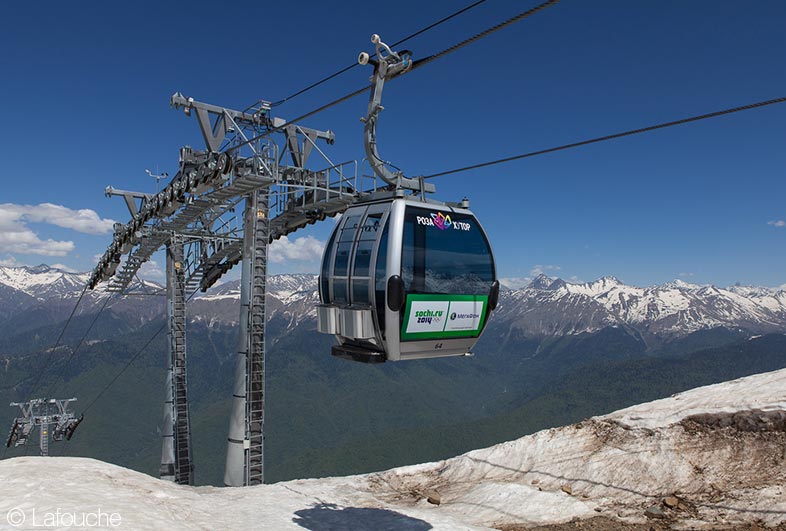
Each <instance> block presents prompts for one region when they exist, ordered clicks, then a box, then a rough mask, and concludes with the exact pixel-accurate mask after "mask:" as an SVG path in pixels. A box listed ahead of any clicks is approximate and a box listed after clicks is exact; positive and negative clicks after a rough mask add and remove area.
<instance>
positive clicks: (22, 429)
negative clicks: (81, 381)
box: [5, 398, 84, 456]
mask: <svg viewBox="0 0 786 531" xmlns="http://www.w3.org/2000/svg"><path fill="white" fill-rule="evenodd" d="M71 402H76V398H66V399H56V398H52V399H46V398H35V399H33V400H29V401H27V402H12V403H11V406H12V407H13V406H18V407H19V410H20V412H21V416H19V417H16V418H15V419H14V423H13V425H11V432H10V433H9V435H8V439H6V443H5V446H6V448H10V447H11V446H22V445H25V444H27V441H28V439H29V438H30V434H31V433H32V432H33V431H34V430H35V428H36V427H37V428H38V436H39V437H38V447H39V449H40V451H41V455H42V456H48V455H49V436H50V435H51V436H52V440H53V441H56V442H59V441H62V440H63V439H65V440H67V441H70V440H71V437H73V435H74V431H75V430H76V428H77V426H79V424H80V423H81V422H82V420H83V419H84V415H81V416H79V418H77V417H76V416H75V415H74V414H73V413H71V412H69V411H68V406H69V404H70V403H71ZM52 426H53V427H54V429H50V427H52Z"/></svg>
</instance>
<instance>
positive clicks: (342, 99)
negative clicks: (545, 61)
mask: <svg viewBox="0 0 786 531" xmlns="http://www.w3.org/2000/svg"><path fill="white" fill-rule="evenodd" d="M558 2H559V0H547V1H546V2H543V3H542V4H539V5H537V6H535V7H533V8H532V9H528V10H527V11H523V12H521V13H519V14H518V15H515V16H513V17H510V18H509V19H507V20H505V21H503V22H500V23H499V24H496V25H495V26H492V27H491V28H489V29H487V30H485V31H482V32H480V33H477V34H475V35H473V36H472V37H470V38H468V39H465V40H463V41H461V42H459V43H457V44H454V45H453V46H450V47H449V48H445V49H444V50H442V51H441V52H438V53H435V54H432V55H430V56H428V57H426V58H424V59H421V60H419V61H415V62H414V63H413V65H412V68H411V69H410V71H413V70H416V69H418V68H421V67H423V66H425V65H427V64H429V63H431V62H433V61H436V60H437V59H441V58H442V57H444V56H446V55H448V54H450V53H452V52H455V51H456V50H459V49H460V48H463V47H464V46H467V45H468V44H471V43H473V42H476V41H478V40H480V39H482V38H484V37H487V36H489V35H491V34H492V33H495V32H497V31H499V30H501V29H503V28H506V27H507V26H510V25H511V24H514V23H516V22H519V21H521V20H523V19H525V18H527V17H530V16H532V15H534V14H536V13H538V12H540V11H542V10H543V9H545V8H547V7H551V6H553V5H554V4H557V3H558ZM392 79H396V78H395V77H394V78H392ZM370 89H371V85H366V86H365V87H362V88H359V89H357V90H355V91H352V92H350V93H349V94H345V95H344V96H341V97H340V98H338V99H335V100H333V101H331V102H329V103H326V104H325V105H322V106H321V107H318V108H316V109H314V110H312V111H309V112H307V113H306V114H303V115H302V116H298V117H297V118H294V119H292V120H289V121H288V122H286V123H285V124H283V125H280V126H278V127H272V128H270V129H268V130H267V131H265V132H264V133H262V134H259V135H256V136H253V137H251V138H249V139H247V140H244V141H243V142H239V143H237V144H235V145H233V146H232V147H230V148H229V149H227V150H226V153H231V152H233V151H235V150H238V149H240V148H242V147H243V146H246V145H248V144H251V143H252V142H256V141H257V140H259V139H261V138H264V137H267V136H270V135H272V134H273V133H276V132H278V131H281V130H283V129H284V128H285V127H287V125H289V124H293V123H297V122H300V121H302V120H305V119H306V118H311V117H312V116H314V115H316V114H319V113H321V112H323V111H325V110H327V109H329V108H331V107H334V106H336V105H338V104H340V103H343V102H345V101H347V100H350V99H352V98H354V97H355V96H359V95H360V94H363V93H364V92H367V91H369V90H370Z"/></svg>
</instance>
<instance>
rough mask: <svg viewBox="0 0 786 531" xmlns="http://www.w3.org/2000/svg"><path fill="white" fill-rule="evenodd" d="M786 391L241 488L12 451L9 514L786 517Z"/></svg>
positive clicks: (771, 384)
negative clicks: (428, 459) (410, 461)
mask: <svg viewBox="0 0 786 531" xmlns="http://www.w3.org/2000/svg"><path fill="white" fill-rule="evenodd" d="M784 388H786V369H783V370H779V371H774V372H769V373H764V374H757V375H754V376H749V377H747V378H741V379H738V380H734V381H731V382H725V383H721V384H716V385H711V386H706V387H700V388H697V389H693V390H690V391H687V392H684V393H680V394H678V395H674V396H672V397H670V398H666V399H662V400H657V401H654V402H649V403H645V404H640V405H638V406H633V407H630V408H627V409H623V410H619V411H617V412H615V413H611V414H609V415H605V416H600V417H593V418H590V419H587V420H585V421H582V422H580V423H578V424H574V425H571V426H564V427H560V428H552V429H548V430H543V431H540V432H537V433H534V434H532V435H528V436H525V437H522V438H520V439H517V440H513V441H509V442H504V443H501V444H498V445H496V446H492V447H490V448H484V449H479V450H474V451H471V452H468V453H465V454H463V455H460V456H458V457H454V458H451V459H445V460H442V461H438V462H433V463H424V464H420V465H413V466H406V467H401V468H394V469H391V470H388V471H384V472H378V473H372V474H365V475H358V476H349V477H330V478H323V479H303V480H295V481H287V482H281V483H275V484H265V485H259V486H255V487H244V488H242V489H238V488H218V487H196V488H195V487H189V486H184V485H175V484H174V483H172V482H168V481H163V480H160V479H157V478H153V477H151V476H147V475H145V474H142V473H139V472H134V471H132V470H129V469H126V468H122V467H119V466H116V465H111V464H108V463H103V462H101V461H97V460H94V459H86V458H79V457H48V458H38V457H18V458H14V459H6V460H3V461H0V474H2V476H3V477H4V478H6V479H5V480H4V481H3V482H2V484H0V514H2V515H3V516H6V518H7V519H8V521H9V523H11V524H13V525H21V524H27V525H34V524H35V523H36V522H42V521H44V520H43V519H44V518H45V517H46V515H49V514H52V515H54V514H57V515H60V514H61V511H62V512H65V514H66V515H67V516H71V514H74V515H77V517H79V516H81V517H82V518H84V516H83V515H85V514H90V515H95V514H96V512H97V511H98V510H100V511H103V513H104V515H105V516H104V518H108V517H110V516H111V517H112V518H114V519H115V520H114V521H116V522H119V523H122V526H123V527H124V528H128V529H136V530H140V531H142V530H150V531H153V530H160V529H167V530H172V531H177V530H186V529H195V528H199V529H234V530H238V531H240V530H252V529H260V525H262V527H264V528H266V529H267V528H269V529H281V530H293V531H294V530H302V529H304V528H306V529H315V530H316V529H320V530H328V529H356V530H372V529H373V530H376V529H411V530H421V529H422V530H427V529H433V530H435V531H436V530H445V531H447V530H456V529H463V530H467V531H481V530H489V531H490V530H491V529H514V528H515V529H519V528H524V527H526V528H529V527H532V526H539V525H548V524H563V523H567V522H572V521H575V520H586V519H591V518H594V517H603V518H605V520H599V521H596V522H595V524H596V525H593V523H592V522H590V523H588V527H586V528H587V529H610V528H617V527H620V528H621V527H622V525H623V522H624V523H625V524H631V523H638V524H645V523H647V525H652V527H653V528H657V529H669V528H671V529H721V528H722V529H732V528H733V529H741V528H744V529H759V528H760V527H759V526H767V527H770V528H774V527H775V526H782V525H783V524H784V522H786V501H785V499H784V491H785V488H784V484H786V483H785V482H786V472H785V471H784V467H783V466H782V462H783V459H784V457H783V448H784V443H786V437H785V436H786V395H784V392H783V389H784ZM60 444H62V443H60ZM63 478H68V481H63ZM31 489H32V490H34V491H35V492H36V496H34V497H31V496H29V495H28V493H29V492H30V491H31ZM61 508H64V509H61ZM183 515H187V516H188V517H187V518H183ZM93 518H94V519H95V518H96V517H95V516H93ZM260 522H261V523H262V524H260ZM109 527H110V526H108V525H107V528H109ZM641 527H643V528H646V527H645V526H643V525H642V526H641ZM581 528H583V527H581V526H580V525H576V526H575V527H565V528H564V529H581ZM778 529H781V527H778Z"/></svg>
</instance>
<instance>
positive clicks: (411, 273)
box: [401, 207, 494, 295]
mask: <svg viewBox="0 0 786 531" xmlns="http://www.w3.org/2000/svg"><path fill="white" fill-rule="evenodd" d="M401 276H402V277H403V279H404V285H405V288H406V290H407V292H408V293H455V294H466V295H473V294H474V295H478V294H486V293H488V291H489V289H490V288H491V283H492V282H493V281H494V261H493V258H492V256H491V249H490V247H489V244H488V241H486V237H485V236H484V234H483V233H482V231H481V229H480V226H479V225H478V222H477V220H476V219H475V218H474V216H470V215H466V214H456V213H453V212H442V211H439V210H432V209H427V208H418V207H407V210H406V214H405V217H404V247H403V249H402V261H401Z"/></svg>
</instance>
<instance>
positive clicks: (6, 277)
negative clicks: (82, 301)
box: [0, 264, 90, 299]
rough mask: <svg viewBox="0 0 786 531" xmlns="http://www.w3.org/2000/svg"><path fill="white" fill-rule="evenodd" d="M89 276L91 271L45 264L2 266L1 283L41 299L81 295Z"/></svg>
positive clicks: (0, 271)
mask: <svg viewBox="0 0 786 531" xmlns="http://www.w3.org/2000/svg"><path fill="white" fill-rule="evenodd" d="M89 276H90V275H89V273H69V272H68V271H63V270H62V269H56V268H53V267H49V266H48V265H45V264H41V265H37V266H32V267H28V266H22V267H0V284H2V285H4V286H6V287H9V288H11V289H14V290H17V291H21V292H22V293H25V294H27V295H30V296H31V297H35V298H40V299H47V298H50V297H58V296H61V297H68V296H71V295H73V294H74V293H76V294H77V295H79V293H80V292H81V291H82V288H83V287H84V286H85V283H86V282H87V279H88V277H89Z"/></svg>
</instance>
